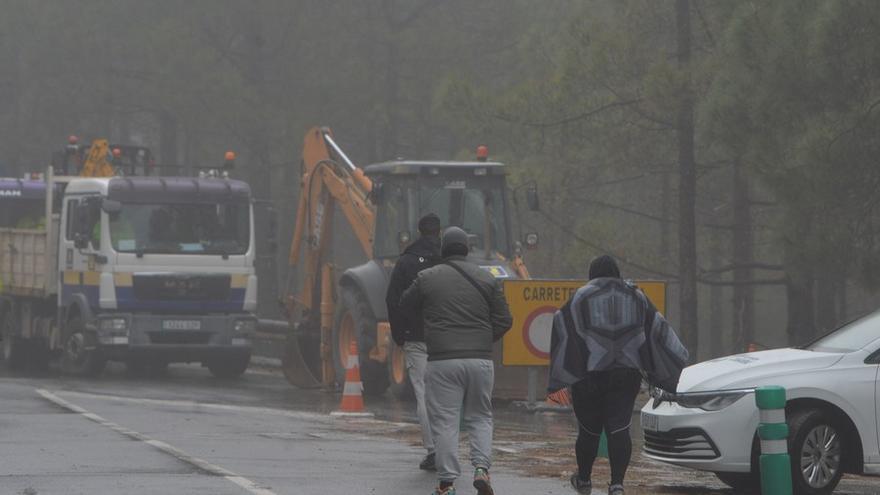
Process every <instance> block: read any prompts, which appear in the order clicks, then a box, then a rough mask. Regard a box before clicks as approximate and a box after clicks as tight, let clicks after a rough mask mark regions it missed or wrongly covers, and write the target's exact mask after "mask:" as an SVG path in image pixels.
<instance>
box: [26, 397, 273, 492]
mask: <svg viewBox="0 0 880 495" xmlns="http://www.w3.org/2000/svg"><path fill="white" fill-rule="evenodd" d="M36 392H37V393H38V394H40V395H41V396H42V397H43V398H45V399H46V400H48V401H50V402H53V403H55V404H57V405H59V406H61V407H63V408H65V409H67V410H69V411H72V412H75V413H77V414H79V415H81V416H83V417H84V418H86V419H88V420H90V421H94V422H95V423H98V424H99V425H101V426H104V427H106V428H110V429H111V430H113V431H115V432H117V433H119V434H121V435H125V436H127V437H129V438H132V439H134V440H138V441H141V442H144V443H146V444H147V445H150V446H152V447H154V448H156V449H158V450H160V451H162V452H164V453H166V454H168V455H171V456H173V457H176V458H177V459H179V460H181V461H183V462H185V463H187V464H190V465H193V466H195V467H197V468H199V469H201V470H202V471H205V472H207V473H210V474H213V475H215V476H220V477H222V478H225V479H226V480H227V481H229V482H231V483H234V484H236V485H238V486H239V487H241V488H243V489H244V490H246V491H247V492H248V493H252V494H254V495H277V494H276V493H275V492H273V491H272V490H269V489H267V488H263V487H261V486H260V485H258V484H257V483H255V482H254V481H251V480H249V479H247V478H245V477H244V476H241V475H238V474H236V473H233V472H232V471H230V470H228V469H226V468H222V467H220V466H217V465H215V464H211V463H210V462H208V461H206V460H204V459H199V458H198V457H193V456H191V455H189V454H187V453H186V452H184V451H182V450H180V449H178V448H177V447H175V446H173V445H170V444H168V443H165V442H163V441H161V440H154V439H152V438H150V437H148V436H146V435H144V434H143V433H139V432H137V431H134V430H131V429H128V428H125V427H124V426H120V425H118V424H116V423H114V422H112V421H108V420H106V419H104V418H102V417H101V416H98V415H97V414H95V413H92V412H89V411H87V410H85V409H83V408H82V407H80V406H78V405H76V404H74V403H72V402H68V401H66V400H64V399H62V398H61V397H58V396H57V395H55V394H53V393H52V392H49V391H48V390H44V389H41V388H38V389H36ZM143 400H146V399H143Z"/></svg>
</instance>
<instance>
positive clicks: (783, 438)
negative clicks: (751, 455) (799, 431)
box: [755, 386, 792, 495]
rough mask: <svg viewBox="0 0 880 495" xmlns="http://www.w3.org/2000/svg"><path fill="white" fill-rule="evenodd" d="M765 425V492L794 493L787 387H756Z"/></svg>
mask: <svg viewBox="0 0 880 495" xmlns="http://www.w3.org/2000/svg"><path fill="white" fill-rule="evenodd" d="M755 403H756V404H757V405H758V409H759V410H760V418H761V424H760V425H758V437H759V438H760V439H761V458H760V461H759V463H760V469H761V493H764V494H766V495H791V493H792V486H791V458H790V457H789V455H788V441H787V439H788V424H787V423H786V422H785V389H784V388H782V387H776V386H770V387H759V388H758V389H756V390H755Z"/></svg>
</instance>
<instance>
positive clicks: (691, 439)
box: [645, 428, 721, 459]
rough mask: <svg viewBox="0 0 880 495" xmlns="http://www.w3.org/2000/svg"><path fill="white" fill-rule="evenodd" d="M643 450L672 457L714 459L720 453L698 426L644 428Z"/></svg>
mask: <svg viewBox="0 0 880 495" xmlns="http://www.w3.org/2000/svg"><path fill="white" fill-rule="evenodd" d="M645 452H646V453H648V454H653V455H656V456H660V457H666V458H672V459H715V458H717V457H719V456H720V455H721V454H720V453H719V452H718V448H717V447H716V446H715V443H714V442H712V439H710V438H709V436H708V435H706V432H704V431H703V430H701V429H700V428H676V429H673V430H669V431H650V430H645Z"/></svg>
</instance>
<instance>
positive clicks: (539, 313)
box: [522, 306, 557, 359]
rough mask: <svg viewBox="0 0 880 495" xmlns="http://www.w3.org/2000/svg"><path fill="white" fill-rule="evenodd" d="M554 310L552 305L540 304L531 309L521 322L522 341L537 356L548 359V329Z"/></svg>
mask: <svg viewBox="0 0 880 495" xmlns="http://www.w3.org/2000/svg"><path fill="white" fill-rule="evenodd" d="M556 310H557V308H555V307H554V306H541V307H540V308H538V309H536V310H534V311H532V312H531V314H529V316H528V317H527V318H526V321H525V323H524V324H523V328H522V339H523V343H525V345H526V349H528V350H529V352H531V353H532V354H533V355H534V356H535V357H537V358H540V359H550V329H551V328H552V326H553V315H554V314H556Z"/></svg>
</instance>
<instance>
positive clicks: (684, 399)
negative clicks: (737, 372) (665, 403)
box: [673, 390, 753, 411]
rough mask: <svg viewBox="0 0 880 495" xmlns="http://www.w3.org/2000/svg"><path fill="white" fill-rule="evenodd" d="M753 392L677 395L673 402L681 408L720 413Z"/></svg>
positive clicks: (727, 391)
mask: <svg viewBox="0 0 880 495" xmlns="http://www.w3.org/2000/svg"><path fill="white" fill-rule="evenodd" d="M751 392H753V390H726V391H721V392H695V393H690V394H687V393H685V394H675V398H674V399H673V401H674V402H675V403H677V404H678V405H679V406H681V407H688V408H691V409H702V410H704V411H720V410H722V409H724V408H726V407H728V406H730V405H732V404H733V403H735V402H736V401H738V400H740V399H742V398H743V397H744V396H746V395H747V394H749V393H751Z"/></svg>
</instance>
